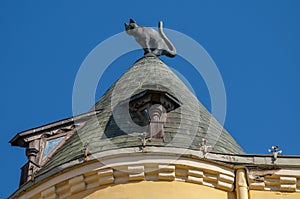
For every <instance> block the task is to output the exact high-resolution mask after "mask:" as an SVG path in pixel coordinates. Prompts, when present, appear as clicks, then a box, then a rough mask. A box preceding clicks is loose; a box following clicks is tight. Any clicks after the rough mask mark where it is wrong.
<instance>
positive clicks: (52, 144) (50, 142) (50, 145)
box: [42, 136, 65, 161]
mask: <svg viewBox="0 0 300 199" xmlns="http://www.w3.org/2000/svg"><path fill="white" fill-rule="evenodd" d="M64 138H65V136H61V137H54V138H50V139H47V140H46V143H45V148H44V150H43V156H42V160H43V161H44V160H45V159H46V158H47V156H49V155H52V154H53V152H55V149H56V148H58V146H59V144H60V143H61V142H62V140H63V139H64Z"/></svg>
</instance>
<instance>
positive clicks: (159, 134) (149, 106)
mask: <svg viewBox="0 0 300 199" xmlns="http://www.w3.org/2000/svg"><path fill="white" fill-rule="evenodd" d="M180 104H181V102H179V100H177V99H176V98H175V97H173V96H172V95H171V94H169V93H167V92H160V91H151V90H146V91H144V92H141V93H139V94H137V95H134V96H133V97H131V99H130V102H129V109H130V114H131V117H132V119H133V121H135V122H136V124H138V125H140V124H142V125H141V126H145V125H148V126H149V129H148V135H149V138H150V139H162V140H163V141H165V139H164V125H165V123H166V121H167V113H168V112H170V111H172V110H174V109H176V108H178V107H180Z"/></svg>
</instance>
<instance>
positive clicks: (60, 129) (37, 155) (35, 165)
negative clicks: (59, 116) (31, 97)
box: [10, 112, 97, 185]
mask: <svg viewBox="0 0 300 199" xmlns="http://www.w3.org/2000/svg"><path fill="white" fill-rule="evenodd" d="M96 113H97V112H89V113H85V114H82V115H78V116H76V117H71V118H67V119H64V120H60V121H58V122H55V123H51V124H47V125H44V126H41V127H38V128H35V129H30V130H28V131H23V132H21V133H19V134H17V135H16V136H15V137H14V138H13V139H12V140H11V141H10V143H11V144H12V145H13V146H20V147H24V148H26V156H27V158H28V162H27V163H26V164H25V165H24V166H23V167H22V168H21V170H22V174H21V179H20V185H22V184H24V183H25V182H27V181H28V180H31V179H34V177H35V175H36V174H37V172H38V171H39V170H40V168H41V167H42V166H43V165H45V164H46V163H47V161H48V160H49V159H50V158H51V157H52V156H53V155H54V154H55V152H56V151H57V150H58V149H59V148H60V147H61V146H62V145H63V144H64V143H65V142H66V141H67V139H68V138H70V136H71V135H73V133H74V130H75V127H76V129H79V128H80V127H81V126H83V125H84V123H85V122H86V121H87V120H88V119H89V118H90V117H91V116H94V115H95V114H96Z"/></svg>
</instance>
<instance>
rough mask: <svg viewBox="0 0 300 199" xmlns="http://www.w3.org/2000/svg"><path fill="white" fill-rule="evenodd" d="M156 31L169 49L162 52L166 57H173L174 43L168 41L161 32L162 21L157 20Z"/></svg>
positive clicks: (174, 53) (174, 52) (174, 51)
mask: <svg viewBox="0 0 300 199" xmlns="http://www.w3.org/2000/svg"><path fill="white" fill-rule="evenodd" d="M158 32H159V34H160V36H161V37H162V38H163V40H164V41H165V42H166V44H167V46H168V48H169V49H164V52H163V54H165V55H166V56H168V57H175V55H176V48H175V47H174V45H173V44H172V43H171V42H170V40H169V39H168V38H167V36H166V35H165V33H164V32H163V23H162V21H160V22H158Z"/></svg>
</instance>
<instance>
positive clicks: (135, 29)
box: [125, 19, 176, 57]
mask: <svg viewBox="0 0 300 199" xmlns="http://www.w3.org/2000/svg"><path fill="white" fill-rule="evenodd" d="M125 30H126V33H127V34H128V35H130V36H133V37H134V38H135V40H136V41H137V42H138V43H139V44H140V45H141V46H142V48H143V49H144V56H161V55H166V56H168V57H175V55H176V49H175V47H174V45H173V44H172V43H171V42H170V40H169V39H168V38H167V37H166V35H165V34H164V32H163V28H162V21H160V22H159V23H158V31H156V30H154V29H153V28H149V27H144V26H139V25H137V24H136V22H135V21H134V20H133V19H130V21H129V24H126V23H125Z"/></svg>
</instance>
